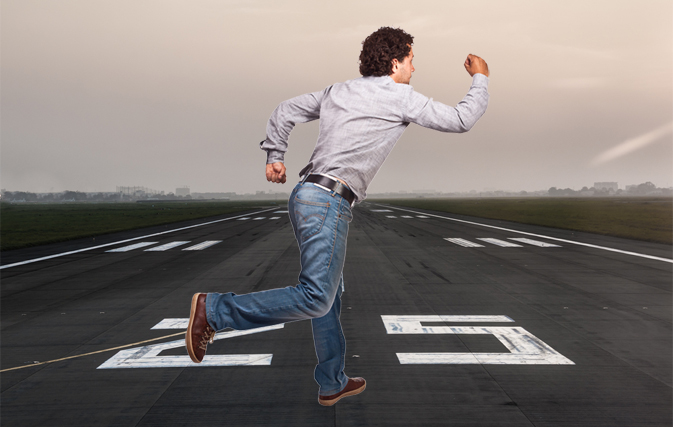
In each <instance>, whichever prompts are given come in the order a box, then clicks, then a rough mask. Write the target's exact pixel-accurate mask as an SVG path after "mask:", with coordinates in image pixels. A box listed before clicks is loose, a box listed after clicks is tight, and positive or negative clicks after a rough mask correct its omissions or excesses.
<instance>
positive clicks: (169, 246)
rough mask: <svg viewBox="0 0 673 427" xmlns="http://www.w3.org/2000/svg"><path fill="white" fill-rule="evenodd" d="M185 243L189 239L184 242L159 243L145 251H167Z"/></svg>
mask: <svg viewBox="0 0 673 427" xmlns="http://www.w3.org/2000/svg"><path fill="white" fill-rule="evenodd" d="M187 243H189V240H188V241H186V242H171V243H166V244H164V245H161V246H156V247H154V248H149V249H145V252H163V251H167V250H169V249H173V248H176V247H178V246H182V245H186V244H187Z"/></svg>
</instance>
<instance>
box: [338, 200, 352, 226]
mask: <svg viewBox="0 0 673 427" xmlns="http://www.w3.org/2000/svg"><path fill="white" fill-rule="evenodd" d="M339 218H343V219H345V220H346V222H351V221H353V211H352V210H351V207H350V205H349V204H348V202H346V201H344V202H343V203H342V204H341V209H340V210H339Z"/></svg>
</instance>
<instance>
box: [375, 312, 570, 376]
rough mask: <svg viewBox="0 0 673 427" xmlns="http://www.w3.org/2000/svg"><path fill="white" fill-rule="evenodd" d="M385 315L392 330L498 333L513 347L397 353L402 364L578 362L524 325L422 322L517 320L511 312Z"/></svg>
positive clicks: (407, 332) (507, 344)
mask: <svg viewBox="0 0 673 427" xmlns="http://www.w3.org/2000/svg"><path fill="white" fill-rule="evenodd" d="M381 319H382V320H383V324H384V325H385V327H386V331H387V332H388V333H389V334H489V335H493V336H495V337H496V338H497V339H498V340H499V341H500V342H501V343H502V344H503V345H504V346H505V347H506V348H507V349H508V350H509V353H397V358H398V359H399V360H400V363H401V364H402V365H413V364H496V365H574V363H573V362H572V361H571V360H569V359H568V358H566V357H564V356H563V355H562V354H560V353H559V352H557V351H556V350H554V349H553V348H551V347H550V346H548V345H547V344H545V343H544V342H543V341H542V340H540V339H539V338H538V337H536V336H535V335H533V334H531V333H530V332H528V331H527V330H525V329H524V328H521V327H506V326H505V327H502V326H423V325H422V324H421V322H445V323H465V322H470V323H477V322H490V323H500V322H514V320H512V319H511V318H509V317H507V316H381Z"/></svg>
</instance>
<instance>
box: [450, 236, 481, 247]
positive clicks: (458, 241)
mask: <svg viewBox="0 0 673 427" xmlns="http://www.w3.org/2000/svg"><path fill="white" fill-rule="evenodd" d="M444 240H448V241H449V242H451V243H455V244H456V245H460V246H465V247H466V248H483V247H484V245H480V244H479V243H474V242H470V241H469V240H465V239H460V238H457V237H446V238H444Z"/></svg>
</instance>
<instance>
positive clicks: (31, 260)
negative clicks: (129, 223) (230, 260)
mask: <svg viewBox="0 0 673 427" xmlns="http://www.w3.org/2000/svg"><path fill="white" fill-rule="evenodd" d="M271 209H276V208H269V209H264V210H261V211H257V212H254V214H260V213H263V212H268V211H270V210H271ZM241 216H243V215H237V216H232V217H229V218H222V219H216V220H215V221H208V222H202V223H201V224H195V225H189V226H187V227H180V228H174V229H173V230H167V231H161V232H159V233H153V234H148V235H146V236H139V237H133V238H131V239H125V240H120V241H117V242H112V243H106V244H104V245H97V246H91V247H88V248H83V249H77V250H74V251H68V252H61V253H58V254H54V255H47V256H43V257H40V258H33V259H29V260H26V261H20V262H14V263H12V264H7V265H3V266H0V270H2V269H5V268H11V267H17V266H19V265H24V264H31V263H33V262H38V261H45V260H48V259H52V258H59V257H62V256H66V255H72V254H78V253H80V252H86V251H91V250H94V249H100V248H107V247H109V246H114V245H119V244H121V243H127V242H133V241H134V240H140V239H147V238H149V237H154V236H161V235H163V234H168V233H174V232H176V231H182V230H188V229H190V228H195V227H203V226H204V225H210V224H215V223H218V222H222V221H229V220H232V219H236V218H239V217H241Z"/></svg>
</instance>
